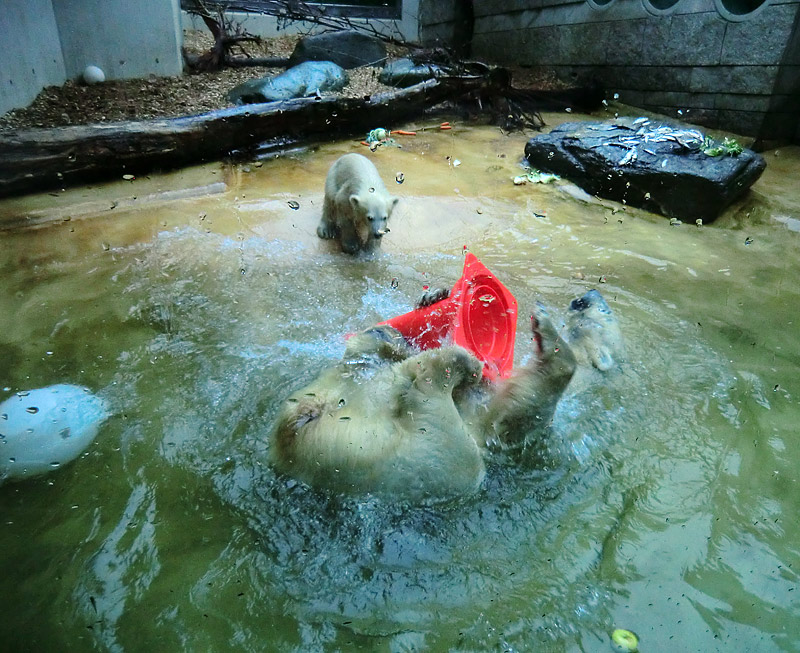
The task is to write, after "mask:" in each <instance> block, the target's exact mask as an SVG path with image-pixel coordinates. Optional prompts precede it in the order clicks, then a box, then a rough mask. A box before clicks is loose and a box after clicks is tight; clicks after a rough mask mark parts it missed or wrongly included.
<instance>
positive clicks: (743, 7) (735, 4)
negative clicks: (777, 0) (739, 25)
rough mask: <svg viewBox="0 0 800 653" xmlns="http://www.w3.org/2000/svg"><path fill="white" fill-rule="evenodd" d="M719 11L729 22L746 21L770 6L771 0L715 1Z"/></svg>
mask: <svg viewBox="0 0 800 653" xmlns="http://www.w3.org/2000/svg"><path fill="white" fill-rule="evenodd" d="M714 3H715V4H716V5H717V11H719V13H720V15H721V16H722V17H723V18H727V19H728V20H746V19H747V18H750V17H751V16H752V15H753V14H755V13H756V12H757V11H758V10H759V9H763V8H764V7H766V6H767V4H769V0H714Z"/></svg>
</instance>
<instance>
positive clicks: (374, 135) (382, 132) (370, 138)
mask: <svg viewBox="0 0 800 653" xmlns="http://www.w3.org/2000/svg"><path fill="white" fill-rule="evenodd" d="M387 138H389V130H388V129H384V128H383V127H378V128H376V129H372V130H370V132H369V133H368V134H367V143H370V144H372V143H379V142H380V141H385V140H386V139H387Z"/></svg>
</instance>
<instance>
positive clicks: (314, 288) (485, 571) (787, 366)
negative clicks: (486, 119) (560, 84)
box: [0, 116, 800, 652]
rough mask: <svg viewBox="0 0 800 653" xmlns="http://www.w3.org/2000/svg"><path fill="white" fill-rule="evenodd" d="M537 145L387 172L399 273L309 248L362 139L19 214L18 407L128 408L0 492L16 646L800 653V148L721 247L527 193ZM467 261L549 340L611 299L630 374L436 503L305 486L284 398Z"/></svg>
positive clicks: (460, 144) (651, 218) (8, 269)
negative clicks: (274, 434)
mask: <svg viewBox="0 0 800 653" xmlns="http://www.w3.org/2000/svg"><path fill="white" fill-rule="evenodd" d="M546 118H547V120H548V122H550V123H551V124H555V123H556V122H558V121H559V120H562V119H563V118H561V117H556V116H546ZM525 138H526V137H525V136H524V135H510V136H507V135H503V134H501V133H500V132H499V131H498V130H497V129H494V128H490V127H476V128H466V127H465V128H459V129H456V130H454V131H452V132H449V133H443V132H437V131H429V132H424V133H420V135H418V136H417V137H415V138H410V137H408V138H405V139H404V140H403V141H402V145H403V147H402V148H397V147H382V148H380V149H379V150H378V151H377V152H375V153H374V154H372V155H371V156H372V157H373V160H374V161H375V162H376V165H378V167H379V169H380V170H381V172H382V174H383V176H384V178H385V179H386V180H387V185H390V190H391V191H392V192H396V193H397V194H398V195H399V196H400V197H401V198H402V201H401V203H400V205H399V206H398V209H397V212H396V214H395V216H394V217H393V223H392V225H391V226H392V231H391V233H390V234H389V235H388V236H387V237H386V238H385V239H384V246H383V253H382V254H381V255H379V256H377V257H375V258H374V259H373V260H353V259H350V258H348V257H346V256H345V255H342V254H341V253H337V252H336V251H335V249H334V248H333V247H332V246H331V244H330V243H326V242H322V241H320V240H319V239H318V238H317V237H316V235H315V232H314V229H315V226H316V221H317V220H318V216H319V209H320V206H321V200H322V184H323V180H324V176H325V172H326V170H327V168H328V166H329V165H330V164H331V163H332V162H333V161H334V160H335V159H336V157H338V156H339V155H341V154H343V153H345V152H349V151H351V150H353V149H356V150H357V151H362V152H363V151H364V150H365V148H363V147H362V146H360V145H358V144H356V143H353V142H350V141H343V142H339V143H334V144H328V145H324V146H322V147H320V148H319V149H317V150H313V151H306V152H298V153H295V154H290V155H287V156H284V157H283V158H280V159H275V160H265V161H263V162H262V163H260V164H255V163H253V164H248V165H238V166H227V165H217V164H215V165H208V166H201V167H198V168H192V169H188V170H184V171H181V172H178V173H171V174H167V175H163V176H152V177H150V178H143V179H137V180H136V181H135V182H133V183H129V182H119V183H112V184H106V185H102V186H97V187H92V188H79V189H74V190H69V191H66V192H62V193H56V194H43V195H41V196H32V197H26V198H17V199H13V200H5V201H3V202H0V224H5V225H12V226H13V225H16V227H14V228H10V229H7V230H5V231H0V275H1V276H0V278H2V283H0V360H2V361H3V363H4V365H2V366H0V388H2V389H3V392H2V394H1V395H0V399H3V398H5V397H6V396H7V395H8V394H10V393H11V392H14V391H18V390H23V389H28V388H35V387H41V386H46V385H50V384H55V383H75V384H82V385H85V386H87V387H89V388H91V389H93V390H94V391H96V392H97V393H98V394H100V395H101V396H102V397H103V398H105V399H106V400H108V401H109V402H110V404H111V405H112V406H113V408H114V416H113V417H112V418H111V419H110V420H109V421H108V422H107V423H106V425H105V426H104V428H103V429H102V430H101V432H100V434H99V436H98V437H97V439H96V440H95V441H94V443H93V444H92V446H91V447H90V448H89V449H88V450H87V451H86V452H85V453H84V454H83V455H82V456H81V457H80V458H79V459H78V460H76V461H74V462H73V463H71V464H69V465H67V466H64V467H63V468H62V469H59V470H57V471H56V472H54V473H52V474H50V475H48V476H44V477H39V478H35V479H30V480H26V481H22V482H10V483H6V484H5V485H3V486H0V505H2V514H3V520H2V525H0V543H1V544H2V551H3V555H2V557H0V573H2V578H3V590H4V597H5V601H4V617H5V618H4V619H3V622H2V626H0V638H2V640H3V641H4V642H6V645H7V647H8V648H9V650H12V649H15V650H110V651H123V650H127V651H138V650H186V651H198V650H244V651H303V652H305V651H352V650H363V651H411V650H431V651H494V650H497V651H505V650H511V651H531V650H536V651H597V650H610V648H609V633H610V632H611V630H613V628H615V627H624V628H630V629H632V630H634V631H636V632H637V633H638V634H639V636H640V638H641V650H642V651H648V652H652V651H676V650H687V651H688V650H692V651H694V650H697V651H734V650H735V651H754V650H759V651H772V650H775V651H795V650H800V626H799V625H798V623H800V619H798V617H799V616H800V605H799V604H798V597H797V593H796V588H797V587H798V582H797V580H798V579H797V573H796V572H797V570H798V568H799V567H798V565H799V564H800V559H799V557H798V545H797V543H798V542H800V532H798V531H799V530H800V526H799V525H798V522H796V521H795V519H796V515H797V513H798V508H799V507H800V506H799V505H798V504H800V491H798V490H799V488H798V482H797V472H796V469H797V467H798V463H800V445H798V441H797V438H796V437H795V433H796V426H795V425H796V424H797V423H798V419H800V407H798V397H799V396H800V388H798V382H797V368H798V363H800V343H798V341H797V339H796V337H795V335H794V334H795V328H796V327H795V322H796V320H797V319H798V312H797V308H796V306H797V305H798V287H799V282H800V256H798V244H799V243H798V239H800V234H799V233H798V231H800V228H799V227H800V188H798V187H797V185H796V181H795V180H796V175H797V170H798V164H799V163H800V148H785V149H782V150H780V151H779V152H769V153H766V156H767V159H768V168H767V170H766V172H765V174H764V176H763V177H762V179H761V180H759V181H758V182H757V183H756V185H755V186H754V188H753V191H752V192H751V193H750V194H749V195H748V197H747V198H745V199H744V200H742V201H740V202H739V203H737V204H736V205H735V206H734V207H732V208H731V209H730V210H729V211H728V212H726V214H725V215H724V216H723V217H722V218H720V219H719V220H718V221H717V222H715V223H714V224H713V225H707V226H702V227H697V226H695V225H694V224H683V225H680V226H670V225H669V222H668V220H666V219H665V218H663V217H659V216H655V215H651V214H648V213H645V212H642V211H638V210H635V209H630V208H625V207H622V206H621V205H617V204H614V203H612V202H606V201H602V202H601V201H589V202H587V201H584V200H582V199H580V198H579V197H576V195H578V194H576V193H575V192H574V189H571V188H570V187H569V185H568V184H566V183H563V182H559V183H557V184H553V185H548V186H544V185H527V186H514V185H513V184H512V183H511V178H512V177H514V176H515V175H517V174H519V173H520V169H519V162H520V159H521V154H522V151H523V146H524V143H525ZM448 157H449V158H448ZM456 162H458V165H455V164H456ZM397 172H403V173H404V183H403V184H402V185H399V184H396V183H395V182H393V181H392V179H393V178H394V177H395V174H396V173H397ZM389 182H391V184H389ZM290 201H292V202H297V203H299V207H298V208H296V209H293V208H292V207H291V206H290V205H289V202H290ZM465 246H466V247H467V248H468V249H469V250H470V251H472V252H474V253H475V254H476V255H477V256H478V257H479V258H480V259H481V260H482V261H483V262H484V263H485V264H486V265H487V266H488V267H489V268H490V269H491V270H492V271H493V272H495V273H496V274H497V276H498V277H499V278H500V279H501V280H502V281H503V282H504V283H505V285H506V286H507V287H508V288H509V289H510V290H511V291H512V292H513V293H514V294H515V295H516V297H517V300H518V301H519V305H520V314H521V316H522V317H523V318H524V315H525V313H526V311H527V310H529V309H528V308H526V307H530V306H531V305H532V304H533V302H534V301H536V300H541V301H543V302H544V303H545V304H546V305H547V306H548V307H549V308H550V310H551V313H552V314H554V315H555V316H556V317H560V316H563V315H564V312H565V309H566V307H567V305H568V303H569V301H570V300H571V299H572V298H574V297H576V296H578V295H580V294H582V293H583V292H585V291H586V290H587V289H589V288H593V287H596V288H598V289H600V290H601V292H602V293H603V294H604V296H605V297H606V299H607V300H608V302H609V304H610V305H611V307H612V309H613V310H614V311H615V312H616V314H617V315H618V317H619V320H620V323H621V328H622V332H623V334H624V336H625V339H626V344H627V356H626V360H625V361H624V362H623V363H622V365H621V366H620V369H619V370H617V371H615V372H614V373H611V374H608V375H605V376H602V375H600V374H599V373H597V372H589V371H586V372H585V373H583V374H582V375H581V378H580V379H579V380H578V382H576V383H575V384H574V385H573V386H572V387H571V388H570V390H569V391H568V392H567V394H566V395H565V397H564V399H563V401H562V402H561V405H560V407H559V410H558V412H557V414H556V418H555V423H554V425H553V432H552V433H551V434H550V436H549V439H548V446H549V448H550V450H551V452H552V454H553V456H552V457H553V461H554V463H553V464H552V465H550V466H548V467H547V468H545V469H541V468H533V469H519V468H515V467H514V466H512V465H511V464H510V463H509V462H508V461H505V460H502V459H498V460H493V461H492V462H491V464H490V468H489V473H488V476H487V480H486V482H485V484H484V487H483V488H482V490H481V492H480V493H479V494H478V495H477V496H474V497H470V498H467V499H465V500H463V501H460V502H458V503H456V504H455V505H447V506H441V507H433V508H431V507H429V508H415V507H409V506H404V505H399V504H388V503H386V502H381V501H379V500H377V499H373V498H369V497H367V498H363V497H362V498H355V499H354V498H343V497H335V496H334V497H330V496H325V495H321V494H318V493H315V492H312V491H310V490H308V489H307V488H305V487H303V486H301V485H299V484H296V483H293V482H291V481H290V482H287V481H286V480H285V479H280V478H277V477H276V476H275V475H274V474H273V472H272V471H271V470H270V468H269V467H268V466H267V465H266V463H265V461H266V449H267V441H266V436H267V434H268V432H269V428H270V424H271V422H272V419H273V418H274V416H275V413H276V411H277V408H278V406H279V404H280V402H281V401H282V399H283V398H285V397H286V396H288V395H289V394H290V393H291V392H292V391H293V390H295V389H297V388H299V387H301V386H302V385H303V384H304V383H306V382H307V381H308V380H310V379H311V378H313V376H314V375H315V374H316V373H317V372H318V371H319V370H320V369H322V368H323V367H325V366H326V365H328V364H330V363H332V362H334V361H336V360H337V359H338V358H339V356H341V353H342V351H343V348H344V347H343V337H344V335H345V334H347V333H349V332H353V331H355V330H358V329H361V328H364V327H365V326H368V325H370V324H372V323H374V322H376V321H379V320H382V319H386V318H388V317H391V316H393V315H396V314H399V313H402V312H405V311H407V310H409V309H410V308H411V307H412V305H413V302H414V300H415V299H416V298H417V296H418V295H419V294H420V293H421V291H422V288H423V287H424V286H426V285H431V286H450V285H452V284H453V283H454V282H455V280H456V279H457V278H458V277H459V276H460V272H461V266H462V263H463V250H464V247H465ZM526 324H527V320H525V319H521V320H520V330H519V333H518V338H517V343H516V355H517V360H518V361H522V360H524V359H525V356H526V352H528V351H529V348H530V335H529V332H528V330H527V328H526Z"/></svg>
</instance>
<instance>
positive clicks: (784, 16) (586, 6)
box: [420, 0, 800, 139]
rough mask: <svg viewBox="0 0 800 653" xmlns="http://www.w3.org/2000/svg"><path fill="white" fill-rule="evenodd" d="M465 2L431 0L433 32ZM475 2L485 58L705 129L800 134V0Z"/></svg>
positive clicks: (428, 34)
mask: <svg viewBox="0 0 800 653" xmlns="http://www.w3.org/2000/svg"><path fill="white" fill-rule="evenodd" d="M457 1H458V0H445V1H444V2H439V1H434V0H426V2H424V3H423V4H424V6H423V9H422V11H421V15H422V21H421V22H422V24H421V26H420V31H421V33H422V34H423V35H424V37H425V38H426V39H431V38H439V39H445V40H446V39H447V38H448V35H449V34H450V35H451V34H452V28H451V21H452V7H454V6H456V2H457ZM657 4H660V5H662V6H663V4H662V3H661V2H658V3H657ZM473 5H474V12H475V23H474V36H473V54H474V55H475V56H477V57H482V58H486V59H489V60H492V61H495V62H497V63H505V64H518V65H523V66H530V67H532V68H537V69H541V70H547V71H554V72H555V73H556V74H557V76H558V77H560V78H561V79H564V80H567V81H571V82H576V83H577V82H583V81H586V80H588V79H591V78H594V79H597V80H598V81H600V82H601V83H602V84H604V86H605V87H606V88H608V89H609V91H610V93H612V94H613V93H618V94H619V99H620V100H621V101H623V102H625V103H627V104H631V105H633V106H637V107H641V108H645V109H648V110H652V111H657V112H660V113H664V114H667V115H672V116H676V117H681V118H683V119H686V120H689V121H691V122H695V123H697V124H700V125H704V126H707V127H712V128H722V129H727V130H731V131H734V132H738V133H742V134H747V135H753V136H761V137H763V138H765V139H773V138H775V139H780V138H786V137H787V136H788V137H789V138H792V137H793V136H794V135H795V134H796V132H797V128H798V125H797V118H796V116H797V109H798V102H797V97H798V92H799V91H800V66H798V64H800V58H798V56H797V55H798V54H800V52H798V51H799V50H800V47H794V50H792V48H791V47H789V45H790V42H792V41H793V39H794V40H795V41H796V40H797V39H795V37H793V34H794V33H795V29H796V28H795V23H796V18H797V16H798V6H800V5H798V0H772V1H771V2H769V1H768V2H765V3H764V4H763V5H762V6H761V7H760V8H759V9H757V10H756V11H755V12H753V13H752V14H750V15H744V16H737V15H734V14H733V13H731V12H729V11H727V10H726V8H725V7H726V5H730V2H726V0H678V1H677V2H676V3H675V4H674V5H673V6H672V7H671V8H669V9H667V10H659V9H656V7H655V6H654V5H653V4H652V0H611V1H610V2H607V3H606V4H603V5H599V4H597V3H596V2H594V1H593V2H589V1H588V0H580V1H576V0H474V2H473ZM448 30H449V31H448ZM776 111H778V112H779V113H780V114H781V116H780V118H777V113H776ZM792 111H794V116H795V117H794V119H792V117H791V114H792ZM787 121H788V122H787Z"/></svg>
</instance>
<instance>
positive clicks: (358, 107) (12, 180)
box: [0, 75, 491, 197]
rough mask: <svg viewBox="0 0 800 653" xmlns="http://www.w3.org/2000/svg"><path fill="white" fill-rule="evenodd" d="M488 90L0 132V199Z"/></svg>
mask: <svg viewBox="0 0 800 653" xmlns="http://www.w3.org/2000/svg"><path fill="white" fill-rule="evenodd" d="M490 85H491V82H490V79H489V76H488V75H486V76H467V77H447V78H440V79H436V80H429V81H427V82H423V83H421V84H417V85H415V86H411V87H409V88H406V89H402V90H398V91H395V92H389V93H382V94H380V95H374V96H371V97H366V98H361V99H355V98H335V97H323V98H300V99H296V100H286V101H282V102H270V103H267V104H251V105H245V106H241V107H234V108H230V109H222V110H220V111H212V112H210V113H206V114H202V115H198V116H187V117H181V118H170V119H161V120H147V121H126V122H115V123H107V124H106V123H104V124H94V125H84V126H74V127H60V128H52V129H27V130H16V131H8V132H0V197H4V196H8V195H15V194H23V193H28V192H34V191H42V190H46V189H48V188H54V187H55V188H63V187H66V186H68V185H73V184H79V183H84V182H87V181H93V180H100V179H111V178H115V177H117V178H118V177H120V176H121V175H123V174H133V175H142V174H145V173H148V172H151V171H153V170H161V169H170V168H177V167H181V166H185V165H194V164H197V163H202V162H204V161H213V160H219V159H221V158H225V157H227V156H230V155H231V154H232V153H234V152H237V151H238V152H252V151H255V150H256V149H257V148H259V146H262V147H263V144H264V143H265V142H270V141H282V142H286V143H298V142H304V141H309V140H313V139H330V138H341V137H342V136H343V135H352V134H356V133H359V132H361V133H366V131H368V130H369V129H372V128H374V127H378V126H388V127H391V125H393V124H396V123H397V122H398V121H400V120H405V119H409V118H411V117H412V116H414V115H418V114H419V113H421V112H422V111H423V110H424V109H426V108H429V107H431V106H433V105H435V104H437V103H439V102H442V101H444V100H448V99H455V98H457V97H460V96H462V95H464V94H465V93H470V92H474V91H485V90H486V89H488V88H489V86H490Z"/></svg>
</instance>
